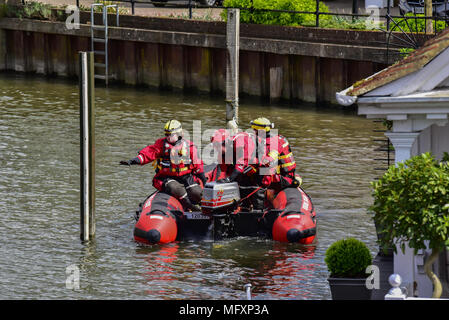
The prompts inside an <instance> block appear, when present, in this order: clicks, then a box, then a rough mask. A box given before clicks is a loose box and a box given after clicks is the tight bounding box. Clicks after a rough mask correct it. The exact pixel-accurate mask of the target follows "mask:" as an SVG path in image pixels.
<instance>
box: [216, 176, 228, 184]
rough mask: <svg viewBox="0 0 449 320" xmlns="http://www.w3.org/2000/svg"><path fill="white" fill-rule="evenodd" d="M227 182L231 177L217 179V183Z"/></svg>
mask: <svg viewBox="0 0 449 320" xmlns="http://www.w3.org/2000/svg"><path fill="white" fill-rule="evenodd" d="M229 182H231V179H229V177H226V178H224V179H220V180H217V183H229Z"/></svg>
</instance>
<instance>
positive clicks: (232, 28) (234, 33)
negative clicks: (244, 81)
mask: <svg viewBox="0 0 449 320" xmlns="http://www.w3.org/2000/svg"><path fill="white" fill-rule="evenodd" d="M239 48H240V9H228V21H227V24H226V49H227V54H226V123H227V126H228V128H230V129H237V126H238V107H239Z"/></svg>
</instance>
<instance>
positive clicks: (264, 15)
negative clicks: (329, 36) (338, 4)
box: [221, 0, 366, 30]
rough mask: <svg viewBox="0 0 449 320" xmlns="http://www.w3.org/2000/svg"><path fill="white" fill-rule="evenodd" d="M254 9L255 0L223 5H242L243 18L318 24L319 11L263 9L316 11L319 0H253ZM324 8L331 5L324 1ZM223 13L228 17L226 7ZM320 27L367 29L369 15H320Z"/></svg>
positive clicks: (294, 24)
mask: <svg viewBox="0 0 449 320" xmlns="http://www.w3.org/2000/svg"><path fill="white" fill-rule="evenodd" d="M252 4H253V7H252V8H253V10H249V9H250V8H251V0H224V2H223V6H224V7H230V8H241V9H245V8H247V10H240V22H242V23H255V24H268V25H280V26H292V27H297V26H305V27H315V26H316V14H314V13H313V14H312V13H309V14H306V13H287V12H269V11H262V10H260V9H271V10H285V11H301V12H315V11H316V1H315V0H253V2H252ZM320 12H325V13H326V12H329V7H328V6H326V5H325V4H324V3H323V2H320ZM221 17H222V19H223V20H224V21H226V18H227V12H226V10H223V12H222V13H221ZM319 27H320V28H335V29H360V30H363V29H366V25H365V19H353V18H352V17H341V16H340V17H339V16H333V15H325V14H323V15H320V17H319Z"/></svg>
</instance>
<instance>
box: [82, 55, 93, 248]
mask: <svg viewBox="0 0 449 320" xmlns="http://www.w3.org/2000/svg"><path fill="white" fill-rule="evenodd" d="M79 61H80V74H79V88H80V154H81V157H80V167H81V172H80V173H81V179H80V180H81V183H80V191H81V196H80V199H81V214H80V218H81V219H80V220H81V223H80V226H81V240H82V241H88V240H89V239H90V238H92V237H93V236H94V235H95V87H94V86H95V80H94V54H93V52H80V53H79Z"/></svg>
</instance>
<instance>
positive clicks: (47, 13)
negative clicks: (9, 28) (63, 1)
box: [2, 1, 51, 20]
mask: <svg viewBox="0 0 449 320" xmlns="http://www.w3.org/2000/svg"><path fill="white" fill-rule="evenodd" d="M2 11H3V15H4V16H6V17H9V18H20V19H22V18H26V19H39V20H49V19H50V17H51V5H49V4H44V3H40V2H34V1H30V2H26V3H25V5H23V6H10V5H5V6H4V7H3V9H2Z"/></svg>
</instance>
